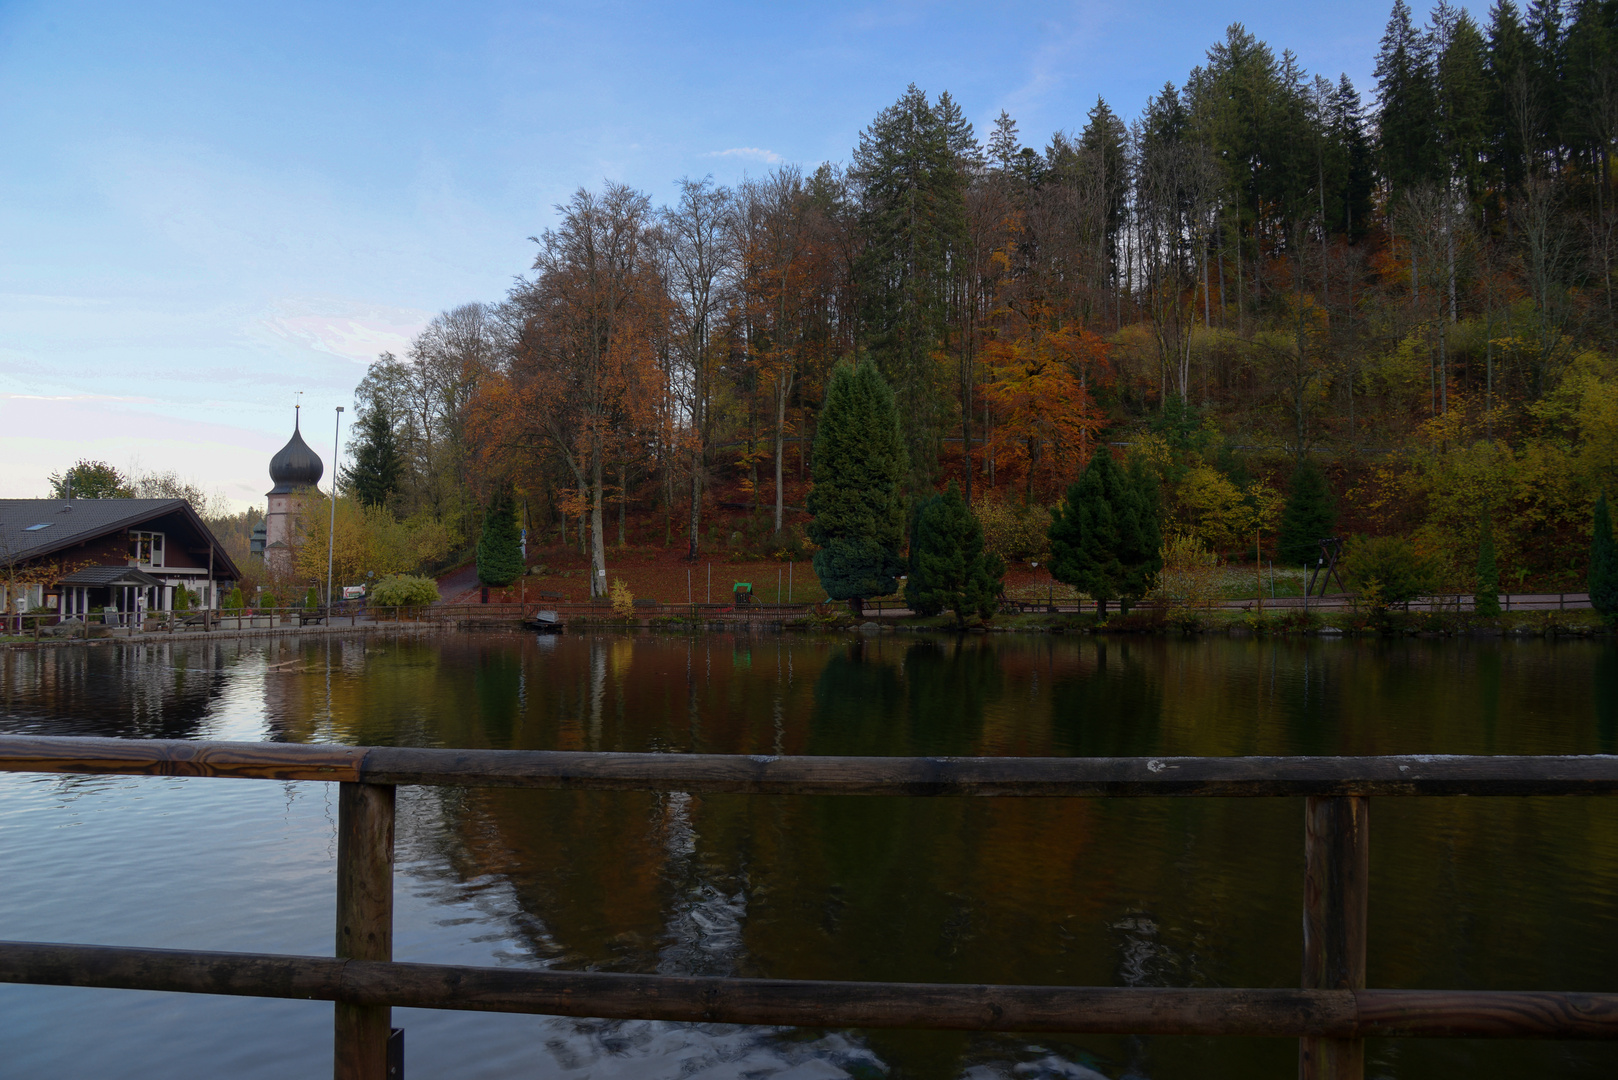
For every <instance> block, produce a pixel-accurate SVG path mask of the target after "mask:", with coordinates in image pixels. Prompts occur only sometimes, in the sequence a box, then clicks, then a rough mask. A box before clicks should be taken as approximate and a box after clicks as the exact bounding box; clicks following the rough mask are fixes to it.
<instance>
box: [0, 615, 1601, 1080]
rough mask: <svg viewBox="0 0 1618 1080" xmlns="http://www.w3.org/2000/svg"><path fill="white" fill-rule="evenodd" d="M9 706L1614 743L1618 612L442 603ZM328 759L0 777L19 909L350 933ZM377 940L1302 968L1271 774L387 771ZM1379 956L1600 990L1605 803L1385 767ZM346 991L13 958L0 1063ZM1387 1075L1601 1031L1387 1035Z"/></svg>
mask: <svg viewBox="0 0 1618 1080" xmlns="http://www.w3.org/2000/svg"><path fill="white" fill-rule="evenodd" d="M0 731H4V732H11V733H16V732H28V733H56V734H97V735H120V736H125V737H132V738H160V737H161V738H196V739H255V740H256V739H271V740H283V741H293V742H316V741H327V742H344V743H370V744H397V745H411V746H452V747H517V748H532V749H564V750H582V749H600V750H660V751H669V752H687V751H703V752H717V753H775V754H877V755H891V754H994V755H1046V754H1051V755H1114V754H1208V755H1213V754H1388V753H1426V752H1435V753H1436V752H1442V753H1473V754H1507V753H1510V754H1524V753H1597V752H1601V753H1613V752H1615V751H1618V650H1615V649H1614V647H1613V646H1611V645H1610V644H1591V643H1588V642H1573V643H1553V642H1543V641H1530V642H1515V641H1509V642H1500V641H1494V642H1481V643H1455V642H1443V641H1415V640H1411V641H1401V642H1396V643H1391V644H1389V643H1367V642H1346V641H1322V640H1309V641H1280V642H1271V641H1252V640H1248V641H1231V640H1225V639H1220V640H1214V641H1177V640H1163V639H1140V640H1120V639H1113V640H1103V639H1098V638H1074V637H1014V636H1009V635H1004V636H1002V635H997V636H992V637H971V638H967V639H964V640H960V639H955V638H937V639H921V638H916V637H913V636H908V635H885V636H879V637H872V638H868V639H856V640H850V639H849V638H847V637H842V638H803V637H764V636H753V637H745V636H739V637H728V636H722V635H715V636H705V637H696V638H683V637H652V636H638V637H630V636H623V637H613V636H597V637H564V638H559V639H558V638H542V639H535V638H531V637H526V636H503V635H470V636H469V635H458V636H438V637H407V638H400V639H396V640H386V639H382V638H366V637H359V636H356V637H350V638H331V637H326V638H318V639H317V638H305V639H288V638H283V639H276V640H271V641H226V642H198V641H186V642H180V643H175V644H171V645H160V646H133V647H100V648H91V649H84V648H57V649H45V650H40V651H37V652H26V651H14V652H7V653H4V654H0ZM335 795H336V792H335V791H334V790H333V789H331V788H330V787H329V786H327V785H322V784H294V783H285V784H284V783H273V782H265V781H250V780H199V779H172V778H129V777H39V776H25V775H5V774H0V938H11V939H24V940H54V941H77V942H92V943H104V944H117V945H145V946H160V947H176V948H204V949H247V950H253V951H266V952H296V953H326V954H329V953H330V950H331V937H332V918H333V916H332V911H333V896H334V884H333V883H334V860H335V848H336V841H335V832H334V822H335V817H336V805H335ZM399 809H400V817H399V855H398V872H397V877H396V894H397V915H396V925H397V929H396V933H395V947H394V951H395V955H396V956H397V957H398V958H399V959H401V960H422V961H439V962H453V963H477V964H506V965H513V966H554V967H559V968H569V969H586V968H588V969H596V970H607V971H640V972H665V973H703V974H736V975H768V976H781V977H794V978H844V979H893V980H915V981H949V982H1020V983H1046V984H1053V983H1054V984H1074V985H1135V986H1296V985H1297V980H1298V973H1299V950H1300V944H1301V933H1300V929H1299V925H1300V910H1301V904H1302V887H1301V873H1302V832H1303V830H1302V804H1301V800H1293V799H1253V800H1238V799H1195V800H1192V799H1135V800H1123V799H1119V800H1085V799H1071V800H1063V799H1006V800H989V799H938V800H923V799H890V798H879V799H868V798H841V799H834V798H803V797H797V798H793V797H769V798H746V797H740V796H705V797H699V796H690V795H686V794H682V793H671V794H650V793H585V792H516V791H498V790H482V791H462V790H450V789H422V788H406V789H402V790H401V794H400V802H399ZM1371 821H1372V832H1371V835H1372V844H1371V874H1372V879H1371V902H1372V908H1371V929H1370V934H1371V939H1370V940H1371V945H1370V983H1371V985H1373V986H1382V987H1450V988H1479V989H1558V990H1607V991H1612V990H1618V974H1615V973H1618V799H1594V798H1582V799H1516V800H1511V799H1420V800H1417V799H1409V800H1400V799H1391V798H1388V799H1379V800H1373V802H1372V809H1371ZM330 1014H331V1006H330V1005H329V1004H322V1003H305V1002H280V1001H258V1000H250V999H229V998H208V997H200V996H181V995H169V994H155V993H145V992H132V991H114V990H78V989H63V988H35V987H14V986H0V1076H4V1077H7V1078H10V1077H28V1078H34V1077H40V1078H44V1077H53V1078H54V1077H69V1076H97V1077H148V1076H205V1075H221V1076H225V1075H228V1076H233V1077H248V1078H270V1077H277V1078H279V1077H308V1076H317V1075H322V1074H328V1075H329V1072H330V1054H331V1051H330V1038H331V1036H330ZM394 1017H395V1023H396V1024H399V1025H401V1026H403V1027H404V1028H405V1029H406V1031H407V1035H406V1042H407V1060H408V1075H410V1076H412V1077H417V1078H420V1077H596V1078H606V1077H625V1078H629V1077H634V1078H665V1077H666V1078H670V1080H672V1078H676V1077H698V1078H703V1080H744V1078H746V1080H754V1078H766V1077H768V1078H777V1080H835V1078H839V1077H877V1076H888V1077H895V1078H898V1077H904V1078H910V1077H916V1078H922V1077H968V1078H970V1080H992V1078H997V1077H1018V1078H1024V1077H1026V1078H1031V1080H1038V1078H1041V1077H1079V1078H1084V1077H1090V1078H1094V1077H1097V1076H1101V1077H1112V1078H1121V1077H1151V1078H1169V1077H1230V1078H1236V1077H1244V1078H1245V1077H1255V1076H1287V1075H1292V1074H1293V1073H1294V1070H1295V1060H1296V1043H1295V1042H1292V1041H1288V1040H1259V1039H1253V1040H1232V1039H1226V1040H1215V1039H1172V1038H1150V1039H1136V1038H1105V1037H1082V1038H1041V1039H1039V1040H1037V1041H1034V1040H1030V1039H1026V1038H1016V1037H985V1036H974V1035H958V1034H927V1033H894V1032H860V1031H844V1032H820V1031H784V1030H766V1029H758V1028H738V1027H728V1026H723V1025H709V1026H700V1025H678V1024H662V1023H605V1022H590V1021H578V1020H571V1019H561V1018H541V1017H518V1016H480V1015H475V1014H457V1013H439V1012H431V1011H426V1010H403V1009H401V1010H395V1013H394ZM1370 1058H1371V1067H1370V1069H1369V1070H1368V1072H1369V1075H1372V1076H1393V1077H1410V1078H1415V1077H1430V1076H1439V1075H1466V1076H1469V1077H1477V1078H1496V1077H1499V1078H1505V1077H1513V1078H1516V1077H1530V1076H1532V1077H1539V1076H1573V1077H1580V1076H1611V1075H1615V1074H1618V1051H1615V1050H1614V1048H1611V1047H1607V1046H1599V1045H1589V1044H1573V1043H1531V1042H1490V1043H1484V1042H1466V1041H1462V1042H1442V1041H1399V1042H1395V1041H1391V1040H1384V1041H1373V1042H1372V1043H1371V1044H1370Z"/></svg>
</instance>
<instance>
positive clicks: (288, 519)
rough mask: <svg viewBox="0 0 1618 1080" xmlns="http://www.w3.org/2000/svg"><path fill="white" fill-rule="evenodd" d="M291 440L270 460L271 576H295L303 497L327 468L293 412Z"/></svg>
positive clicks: (267, 554) (267, 540)
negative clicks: (299, 429) (294, 567)
mask: <svg viewBox="0 0 1618 1080" xmlns="http://www.w3.org/2000/svg"><path fill="white" fill-rule="evenodd" d="M292 417H293V419H292V438H291V439H289V440H287V444H286V445H285V446H283V447H281V450H280V452H279V453H277V454H276V455H275V456H274V457H273V458H271V459H270V479H271V480H273V481H274V482H275V486H274V487H272V488H271V489H270V490H269V497H270V506H269V511H268V512H267V513H266V514H265V515H264V563H265V567H266V569H268V570H269V572H270V577H272V578H274V579H276V580H284V579H286V578H289V577H291V576H292V548H293V545H294V544H296V543H297V540H298V536H299V534H300V532H301V531H302V524H303V521H302V519H303V506H304V498H305V496H307V495H308V494H309V491H310V489H311V488H313V487H314V486H315V485H316V484H317V483H319V482H320V477H321V474H322V473H324V472H325V471H326V467H325V466H324V465H322V464H321V461H320V457H319V455H318V454H316V453H315V452H314V451H313V450H311V449H309V444H308V443H306V442H304V441H303V436H302V435H301V434H299V432H298V419H297V417H298V413H297V410H296V409H294V410H293V413H292Z"/></svg>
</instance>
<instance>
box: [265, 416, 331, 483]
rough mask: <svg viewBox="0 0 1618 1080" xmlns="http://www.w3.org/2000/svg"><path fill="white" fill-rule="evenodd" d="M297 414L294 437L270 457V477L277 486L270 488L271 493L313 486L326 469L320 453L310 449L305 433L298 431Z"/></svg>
mask: <svg viewBox="0 0 1618 1080" xmlns="http://www.w3.org/2000/svg"><path fill="white" fill-rule="evenodd" d="M296 417H297V414H296V413H294V414H293V421H292V438H291V439H289V440H287V444H286V445H285V446H283V447H281V449H280V452H278V453H277V454H276V455H275V456H274V457H272V458H271V459H270V479H271V480H273V481H275V486H274V487H273V488H271V489H270V492H269V493H270V494H271V495H287V494H291V493H293V492H297V491H303V490H305V489H306V488H312V487H314V486H315V485H316V484H318V483H319V482H320V477H321V475H322V474H323V473H324V472H325V471H326V467H325V465H323V464H322V463H321V461H320V455H318V454H316V453H315V452H314V451H313V450H311V449H309V444H308V443H306V442H304V441H303V435H302V434H300V433H299V431H298V421H297V418H296Z"/></svg>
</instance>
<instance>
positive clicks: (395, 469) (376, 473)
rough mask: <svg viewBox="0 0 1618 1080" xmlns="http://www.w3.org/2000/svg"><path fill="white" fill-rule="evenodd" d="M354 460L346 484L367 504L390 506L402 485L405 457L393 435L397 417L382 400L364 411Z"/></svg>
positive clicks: (347, 471)
mask: <svg viewBox="0 0 1618 1080" xmlns="http://www.w3.org/2000/svg"><path fill="white" fill-rule="evenodd" d="M357 427H358V429H359V432H358V438H357V439H356V440H355V443H354V464H353V465H350V466H347V467H345V468H344V469H343V485H344V486H345V487H347V488H348V489H349V490H350V491H352V492H353V493H354V495H355V497H356V498H358V499H359V501H360V502H361V503H362V504H363V505H365V506H386V505H387V503H388V500H389V499H391V498H392V497H393V493H394V492H395V491H397V490H398V487H399V473H400V470H401V468H402V467H403V461H402V460H401V458H400V456H399V444H398V441H397V440H396V439H395V438H394V436H393V418H392V417H391V416H389V415H388V412H387V409H386V407H384V406H383V405H382V404H381V403H378V404H376V405H373V406H372V407H371V408H369V409H366V410H365V411H364V412H363V413H361V414H360V422H359V424H358V425H357Z"/></svg>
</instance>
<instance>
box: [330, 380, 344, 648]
mask: <svg viewBox="0 0 1618 1080" xmlns="http://www.w3.org/2000/svg"><path fill="white" fill-rule="evenodd" d="M342 430H343V407H342V406H341V405H339V406H337V417H336V419H335V420H333V422H332V429H331V528H330V529H329V530H328V531H327V533H326V624H327V625H328V626H329V625H331V558H332V554H333V552H334V550H335V545H336V543H337V438H338V436H339V435H340V434H341V433H342Z"/></svg>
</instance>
